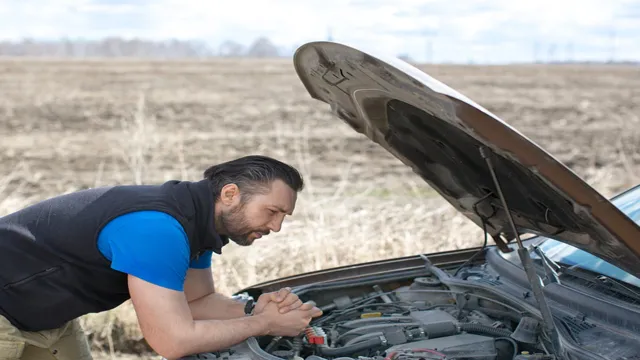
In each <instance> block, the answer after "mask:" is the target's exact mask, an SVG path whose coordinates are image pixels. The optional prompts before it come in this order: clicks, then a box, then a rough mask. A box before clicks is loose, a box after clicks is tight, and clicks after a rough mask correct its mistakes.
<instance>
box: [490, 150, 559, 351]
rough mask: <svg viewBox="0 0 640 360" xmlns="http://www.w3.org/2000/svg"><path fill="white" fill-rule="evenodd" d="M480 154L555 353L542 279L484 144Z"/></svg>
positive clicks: (556, 347)
mask: <svg viewBox="0 0 640 360" xmlns="http://www.w3.org/2000/svg"><path fill="white" fill-rule="evenodd" d="M480 155H481V156H482V158H483V159H484V160H485V161H486V163H487V167H488V168H489V172H491V177H492V179H493V183H494V185H495V186H496V190H497V191H498V196H499V197H500V201H501V202H502V206H503V207H504V211H505V213H506V215H507V219H509V224H510V225H511V229H512V230H513V234H514V236H515V237H516V242H517V243H518V255H519V256H520V261H521V262H522V265H523V267H524V271H525V272H526V274H527V278H528V280H529V284H530V285H531V289H532V291H533V295H534V296H535V298H536V301H537V302H538V306H539V308H540V313H541V315H542V323H543V326H544V328H543V331H544V333H545V335H547V337H548V338H549V339H550V340H551V345H552V347H553V349H552V353H557V352H556V351H557V350H559V349H560V343H559V340H558V332H557V329H556V327H555V324H554V322H553V315H552V314H551V309H550V308H549V305H548V304H547V301H546V298H545V297H544V292H543V290H542V281H541V280H540V277H539V276H538V274H537V273H536V270H535V267H534V265H533V261H532V260H531V256H530V254H529V250H528V249H527V248H525V247H524V246H523V244H522V240H521V239H520V234H519V233H518V229H517V228H516V224H515V223H514V222H513V217H512V216H511V211H510V210H509V206H508V205H507V201H506V199H505V197H504V194H503V193H502V188H501V187H500V182H498V178H497V176H496V173H495V169H494V166H493V162H492V161H491V153H490V150H489V149H488V148H487V147H486V146H483V147H481V148H480Z"/></svg>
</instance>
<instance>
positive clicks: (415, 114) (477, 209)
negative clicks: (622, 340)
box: [294, 42, 640, 275]
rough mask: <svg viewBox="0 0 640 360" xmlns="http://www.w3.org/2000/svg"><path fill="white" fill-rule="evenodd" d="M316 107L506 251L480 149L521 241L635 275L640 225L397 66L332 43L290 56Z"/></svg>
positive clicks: (477, 111) (469, 107)
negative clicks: (544, 239)
mask: <svg viewBox="0 0 640 360" xmlns="http://www.w3.org/2000/svg"><path fill="white" fill-rule="evenodd" d="M294 65H295V69H296V72H297V74H298V76H299V77H300V79H301V81H302V82H303V84H304V86H305V87H306V89H307V91H308V92H309V94H310V95H311V97H313V98H314V99H317V100H320V101H323V102H325V103H327V104H329V105H330V106H331V109H332V111H333V112H334V114H335V115H336V116H337V117H338V118H340V119H341V120H343V121H345V122H346V123H347V124H349V125H350V126H351V127H352V128H353V129H354V130H355V131H357V132H359V133H362V134H364V135H366V136H367V137H368V138H369V139H371V140H372V141H374V142H375V143H377V144H379V145H380V146H382V147H383V148H385V149H386V150H388V151H389V152H390V153H391V154H393V155H394V156H395V157H397V158H398V159H399V160H401V161H402V162H403V163H404V164H406V165H407V166H410V167H411V168H412V169H413V171H414V172H415V173H416V174H418V175H419V176H420V177H421V178H422V179H424V181H426V182H427V183H428V184H429V185H430V186H431V187H432V188H433V189H435V190H436V191H438V193H439V194H440V195H441V196H443V197H444V198H445V199H446V200H447V201H449V202H450V203H451V204H452V205H453V206H454V207H455V208H456V209H457V210H458V211H460V212H462V213H463V214H464V215H466V216H467V217H468V218H470V219H471V220H472V221H473V222H475V223H476V224H478V225H479V226H482V224H483V222H484V223H485V224H486V228H487V231H488V232H489V233H490V234H491V235H492V237H493V238H494V240H495V241H496V244H497V245H498V246H500V247H501V249H503V250H504V251H508V250H507V248H506V247H505V246H502V245H501V244H502V243H503V240H506V242H509V241H511V240H512V239H513V238H514V234H513V232H512V230H511V227H510V225H509V221H508V218H507V217H506V215H505V211H504V208H503V206H502V203H501V201H500V198H499V197H498V195H497V194H498V191H497V189H496V186H495V185H494V181H493V179H492V176H491V172H490V171H489V168H488V166H487V163H486V161H485V159H484V158H483V157H482V156H481V153H480V149H481V148H482V147H486V148H488V149H490V151H489V152H491V153H492V156H491V158H492V161H493V164H494V169H495V172H496V176H497V178H498V181H499V183H500V186H501V188H502V192H503V194H504V197H505V199H506V202H507V205H508V207H509V209H510V210H511V213H512V217H513V221H514V222H515V225H516V227H517V229H518V232H519V233H521V234H525V233H533V234H539V235H544V236H548V237H551V238H554V239H557V240H559V241H562V242H565V243H568V244H570V245H573V246H575V247H578V248H580V249H583V250H585V251H587V252H590V253H592V254H594V255H596V256H598V257H600V258H602V259H604V260H606V261H608V262H610V263H612V264H614V265H616V266H618V267H620V268H622V269H624V270H626V271H629V272H630V273H632V274H635V275H640V227H638V225H636V224H635V223H634V222H633V221H632V220H631V219H630V218H628V217H627V216H626V215H624V214H623V213H622V212H621V211H620V210H619V209H617V208H616V207H615V206H614V205H613V204H612V203H611V202H610V201H609V200H608V199H606V198H605V197H603V196H602V195H601V194H599V193H598V192H597V191H595V190H594V189H593V188H592V187H590V186H589V185H588V184H586V183H585V182H584V181H583V180H582V179H580V178H579V177H578V176H577V175H576V174H575V173H574V172H572V171H571V170H570V169H568V168H567V167H566V166H564V165H563V164H562V163H560V162H559V161H558V160H556V159H555V158H554V157H553V156H552V155H550V154H549V153H547V152H546V151H544V150H543V149H542V148H540V147H539V146H538V145H536V144H535V143H533V142H532V141H531V140H529V139H527V138H526V137H525V136H524V135H522V134H521V133H519V132H518V131H517V130H515V129H514V128H512V127H511V126H509V125H508V124H506V123H505V122H504V121H502V120H500V119H499V118H498V117H497V116H495V115H494V114H492V113H490V112H489V111H487V110H486V109H484V108H482V107H481V106H480V105H478V104H476V103H474V102H473V101H471V100H470V99H468V98H466V97H465V96H463V95H462V94H460V93H458V92H457V91H455V90H453V89H451V88H449V87H448V86H446V85H444V84H442V83H441V82H439V81H437V80H435V79H433V78H431V77H430V76H428V75H427V74H425V73H424V72H421V71H420V70H418V69H416V68H415V67H412V66H411V65H409V64H407V63H405V62H403V61H400V60H398V59H395V58H387V57H383V56H376V57H374V56H372V55H370V54H368V53H364V52H362V51H360V50H357V49H355V48H352V47H349V46H345V45H342V44H338V43H333V42H313V43H308V44H305V45H303V46H302V47H300V48H299V49H298V50H297V51H296V54H295V55H294Z"/></svg>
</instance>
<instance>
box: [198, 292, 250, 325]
mask: <svg viewBox="0 0 640 360" xmlns="http://www.w3.org/2000/svg"><path fill="white" fill-rule="evenodd" d="M189 308H190V309H191V315H192V316H193V319H194V320H210V319H216V320H226V319H236V318H240V317H243V316H244V304H243V303H241V302H239V301H235V300H233V299H232V298H230V297H228V296H225V295H222V294H218V293H212V294H209V295H207V296H203V297H201V298H199V299H196V300H193V301H191V302H190V303H189Z"/></svg>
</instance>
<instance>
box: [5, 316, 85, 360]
mask: <svg viewBox="0 0 640 360" xmlns="http://www.w3.org/2000/svg"><path fill="white" fill-rule="evenodd" d="M92 359H93V358H92V357H91V351H90V350H89V343H88V341H87V338H86V336H85V334H84V332H83V331H82V328H81V327H80V324H79V323H78V320H73V321H70V322H68V323H67V324H65V325H64V326H62V327H61V328H58V329H53V330H45V331H38V332H27V331H20V330H18V329H17V328H15V327H14V326H13V325H11V323H10V322H9V320H7V319H6V318H4V317H3V316H0V360H92Z"/></svg>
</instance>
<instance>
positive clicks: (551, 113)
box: [0, 59, 640, 359]
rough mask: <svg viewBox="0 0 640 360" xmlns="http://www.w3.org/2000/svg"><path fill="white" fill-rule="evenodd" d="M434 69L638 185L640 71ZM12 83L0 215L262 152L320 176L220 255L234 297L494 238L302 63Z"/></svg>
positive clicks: (161, 68) (109, 328) (23, 75)
mask: <svg viewBox="0 0 640 360" xmlns="http://www.w3.org/2000/svg"><path fill="white" fill-rule="evenodd" d="M421 69H422V70H424V71H426V72H427V73H429V74H430V75H432V76H434V77H436V78H437V79H438V80H440V81H443V82H444V83H446V84H448V85H450V86H452V87H454V88H455V89H457V90H458V91H460V92H462V93H463V94H465V95H467V96H468V97H470V98H471V99H473V100H474V101H476V102H478V103H479V104H481V105H483V106H484V107H486V108H487V109H488V110H490V111H491V112H493V113H494V114H496V115H498V116H499V117H501V118H502V119H504V120H505V121H507V122H508V123H510V124H512V125H514V126H515V127H516V128H517V129H518V130H520V131H521V132H522V133H523V134H524V135H526V136H528V137H529V138H530V139H532V140H533V141H535V142H537V143H538V144H540V145H541V146H543V147H544V148H545V149H547V150H548V151H550V152H551V153H552V154H553V155H554V156H556V157H557V158H558V159H560V160H561V161H563V162H564V163H565V164H567V165H568V166H569V167H570V168H571V169H572V170H574V171H575V172H576V173H577V174H578V175H580V176H582V177H583V178H585V179H586V180H587V181H588V182H589V183H590V184H591V185H592V186H594V187H595V188H596V189H597V190H599V191H601V192H602V193H603V194H605V195H607V196H609V195H612V194H614V193H616V192H618V191H620V190H622V189H624V188H625V187H628V186H631V185H634V184H636V183H638V182H640V180H639V179H640V69H639V68H637V67H636V68H632V67H614V66H545V65H538V66H491V67H487V66H484V67H483V66H421ZM0 92H2V96H1V97H0V136H1V137H2V141H1V142H0V160H1V161H0V174H2V175H0V216H1V215H4V214H7V213H9V212H11V211H14V210H17V209H19V208H21V207H22V206H25V205H28V204H30V203H33V202H35V201H38V200H41V199H44V198H47V197H49V196H53V195H57V194H60V193H64V192H69V191H74V190H78V189H82V188H87V187H94V186H101V185H107V184H122V183H158V182H161V181H165V180H169V179H186V180H195V179H199V178H200V177H201V176H202V171H204V169H205V168H207V167H208V166H210V165H212V164H214V163H217V162H221V161H225V160H229V159H232V158H235V157H238V156H243V155H246V154H250V153H260V154H265V155H270V156H275V157H277V158H279V159H281V160H284V161H287V162H290V163H291V164H293V165H295V166H297V167H298V168H299V169H300V170H301V171H302V173H303V174H304V176H305V180H306V182H307V188H306V189H305V191H304V193H303V194H301V195H300V197H299V201H298V205H297V209H296V213H295V214H294V216H293V217H291V218H290V219H288V220H287V221H286V223H285V225H284V227H283V230H282V231H281V232H280V233H278V234H273V235H271V236H269V238H270V239H268V240H264V241H262V242H260V243H257V244H256V245H254V246H253V247H251V248H250V249H247V248H239V247H237V246H233V245H230V246H229V248H228V249H227V248H225V251H224V252H223V255H222V256H220V257H216V258H214V266H213V268H214V270H213V271H214V278H215V281H216V284H217V287H218V289H219V290H220V291H222V292H224V293H227V294H230V293H232V292H233V291H235V290H237V289H240V288H242V287H244V286H248V285H250V284H254V283H257V282H260V281H264V280H269V279H273V278H277V277H282V276H287V275H291V274H293V273H296V272H300V271H312V270H317V269H321V268H327V267H333V266H339V265H345V264H349V263H354V262H362V261H371V260H377V259H383V258H390V257H395V256H402V255H408V254H416V253H419V252H430V251H442V250H449V249H455V248H460V247H466V246H475V245H479V244H480V243H481V240H482V239H481V236H480V235H481V231H480V230H479V229H478V228H477V227H475V226H473V225H471V224H470V223H469V222H468V221H467V220H466V219H465V218H463V217H461V216H459V215H457V214H456V213H455V212H454V211H452V210H451V208H450V207H449V205H448V204H447V203H446V202H445V201H444V200H442V199H441V198H439V197H438V196H436V194H435V193H434V192H433V191H432V190H430V189H429V188H428V186H426V184H424V183H423V182H421V181H420V179H418V177H417V176H415V175H414V174H413V173H412V172H411V170H410V169H408V168H406V167H405V166H404V165H403V164H402V163H401V162H400V161H399V160H397V159H395V158H394V157H393V156H391V155H390V154H388V153H386V152H384V151H383V150H382V149H381V148H379V147H378V146H377V145H375V144H373V143H371V142H369V141H368V140H367V139H366V138H365V137H364V136H361V135H359V134H356V133H355V132H353V131H352V130H351V129H350V128H349V127H348V126H347V125H345V124H343V123H341V122H340V121H338V120H337V119H334V118H333V117H332V116H331V115H330V113H329V109H328V107H327V106H325V105H324V104H322V103H319V102H316V101H314V100H312V99H311V98H310V97H309V96H308V94H307V93H306V91H305V90H304V88H303V86H302V84H301V83H300V82H299V81H298V79H297V77H296V75H295V72H294V70H293V67H292V65H291V62H290V61H289V60H269V61H257V60H242V61H237V60H233V61H232V60H218V61H207V62H197V61H192V62H133V61H111V62H103V61H46V60H37V61H25V60H24V59H16V60H15V61H13V60H4V61H0ZM240 262H242V263H244V264H245V265H239V263H240ZM83 325H84V326H85V329H86V330H87V333H88V335H89V337H90V339H91V341H92V344H93V345H94V347H95V349H96V352H98V351H106V352H108V351H110V350H112V351H127V352H133V353H138V352H143V351H146V350H148V348H147V347H146V346H145V345H144V342H143V341H142V340H141V339H142V337H141V334H140V332H139V328H138V327H137V324H136V319H135V313H134V312H133V309H132V307H131V305H130V304H129V303H125V304H124V305H122V306H121V307H119V308H117V309H115V310H113V311H110V312H107V313H102V314H92V315H89V316H86V317H85V318H83ZM114 358H117V359H124V358H125V357H123V356H115V357H114ZM101 359H102V357H101ZM104 359H111V357H110V356H107V357H104Z"/></svg>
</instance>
